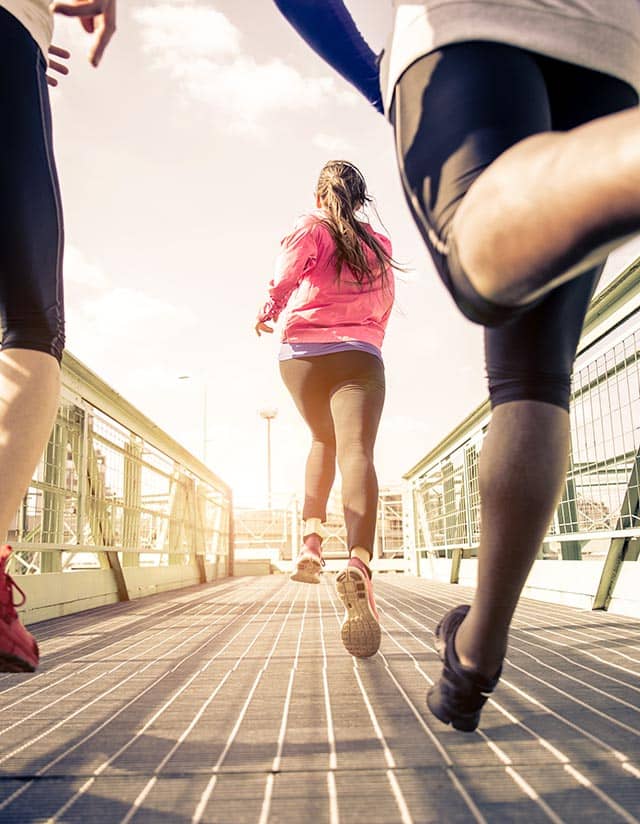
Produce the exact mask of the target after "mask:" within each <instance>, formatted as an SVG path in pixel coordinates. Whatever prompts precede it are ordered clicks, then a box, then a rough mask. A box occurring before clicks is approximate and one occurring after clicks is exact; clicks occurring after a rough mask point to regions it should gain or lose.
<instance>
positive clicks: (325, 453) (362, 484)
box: [280, 351, 385, 554]
mask: <svg viewBox="0 0 640 824" xmlns="http://www.w3.org/2000/svg"><path fill="white" fill-rule="evenodd" d="M280 374H281V375H282V379H283V381H284V383H285V386H286V387H287V389H288V390H289V392H290V393H291V396H292V397H293V400H294V401H295V404H296V406H297V407H298V410H299V411H300V413H301V414H302V417H303V418H304V420H305V422H306V423H307V425H308V427H309V429H310V430H311V449H310V451H309V456H308V458H307V466H306V473H305V499H304V508H303V512H302V517H303V519H304V520H307V519H308V518H320V519H321V520H322V521H324V520H326V507H327V500H328V498H329V493H330V492H331V487H332V485H333V480H334V477H335V467H336V458H337V461H338V466H339V468H340V474H341V476H342V503H343V508H344V518H345V523H346V527H347V541H348V545H349V549H351V548H352V547H354V546H360V547H363V548H364V549H367V550H368V551H369V552H370V553H371V554H373V548H374V539H375V531H376V517H377V511H378V481H377V478H376V471H375V468H374V465H373V447H374V443H375V440H376V434H377V432H378V424H379V422H380V415H381V413H382V407H383V404H384V394H385V381H384V366H383V364H382V361H381V360H380V359H379V358H377V357H376V356H375V355H371V354H369V353H368V352H360V351H346V352H335V353H333V354H331V355H320V356H318V357H311V358H292V359H291V360H284V361H280Z"/></svg>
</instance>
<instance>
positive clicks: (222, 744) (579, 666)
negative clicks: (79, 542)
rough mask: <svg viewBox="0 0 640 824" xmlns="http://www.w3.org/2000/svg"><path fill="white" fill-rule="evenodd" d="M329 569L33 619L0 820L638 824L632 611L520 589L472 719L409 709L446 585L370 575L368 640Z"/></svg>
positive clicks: (444, 603)
mask: <svg viewBox="0 0 640 824" xmlns="http://www.w3.org/2000/svg"><path fill="white" fill-rule="evenodd" d="M332 584H333V578H332V576H330V575H325V576H324V578H323V582H322V583H321V585H320V586H317V587H313V586H305V585H300V584H293V583H290V582H289V581H288V580H287V579H286V578H285V577H284V576H271V577H264V578H253V579H247V578H245V579H228V580H226V581H223V582H221V583H219V584H216V585H207V586H203V587H198V588H194V589H190V590H188V591H186V590H182V591H179V592H173V593H168V594H165V595H163V596H157V597H153V598H149V599H145V600H141V601H136V602H132V603H128V604H117V605H114V606H111V607H104V608H101V609H98V610H94V611H92V612H88V613H84V614H80V615H75V616H69V617H66V618H61V619H57V620H54V621H48V622H45V623H42V624H40V625H38V626H37V627H35V631H36V633H37V635H38V637H39V639H40V641H41V647H42V652H43V659H42V667H41V669H40V671H39V672H38V673H37V674H35V675H29V676H16V675H2V676H0V707H1V708H2V714H1V721H0V729H1V732H2V734H1V737H0V822H2V824H5V822H20V824H24V823H25V822H32V821H38V822H40V821H42V822H45V821H46V822H82V824H86V822H89V821H95V822H99V824H110V822H121V823H122V824H125V823H126V822H131V821H134V822H136V824H142V822H149V824H163V822H200V821H202V822H224V824H236V822H237V823H238V824H240V822H248V823H250V824H267V822H270V823H271V824H275V822H287V824H290V823H295V824H298V822H303V824H316V822H328V824H337V822H344V824H347V823H348V822H354V824H356V823H357V824H363V822H364V824H375V823H377V822H403V824H408V823H409V822H416V824H417V822H434V823H435V822H437V824H448V822H460V824H466V822H483V821H485V822H527V824H537V822H547V821H552V822H567V824H573V823H574V822H580V824H588V822H594V823H595V822H597V824H609V822H621V821H624V822H629V823H631V822H640V677H639V675H640V622H638V621H634V620H632V619H627V618H619V617H616V616H612V615H609V614H607V613H589V612H582V611H578V610H574V609H569V608H565V607H559V606H554V605H549V604H541V603H539V602H534V601H524V602H523V603H522V604H521V606H520V608H519V610H518V613H517V618H516V621H515V626H514V633H513V640H512V644H511V647H510V651H509V659H508V663H507V665H506V666H505V672H504V678H503V680H502V682H501V684H500V686H499V688H498V690H497V691H496V693H495V696H494V698H493V699H491V700H490V702H489V704H488V705H487V707H486V709H485V712H484V715H483V721H482V725H481V728H480V730H479V731H478V732H476V733H473V734H470V735H469V734H463V733H458V732H455V731H453V730H451V728H449V727H445V726H443V725H441V724H440V723H439V722H437V721H436V720H435V719H434V718H432V717H431V716H430V714H429V713H428V711H427V710H426V706H425V702H424V696H425V690H426V688H427V687H428V685H429V684H430V683H432V679H433V678H435V677H437V674H438V672H439V663H438V660H437V657H436V655H435V653H434V652H433V649H432V646H431V638H432V630H433V627H434V626H435V624H436V622H437V620H438V619H439V617H440V616H441V614H442V613H443V611H444V610H445V609H447V608H448V607H450V606H452V605H454V604H456V603H460V602H463V601H465V600H468V599H469V595H470V593H469V591H468V590H465V589H464V588H462V587H454V586H448V585H444V584H434V583H432V582H428V581H425V580H421V579H416V578H411V577H408V576H400V575H398V576H394V575H389V576H379V577H378V578H377V579H376V588H377V593H378V603H379V607H380V610H381V614H382V620H383V641H382V647H381V651H380V653H379V654H378V655H376V656H375V657H374V658H373V659H370V660H366V661H356V660H355V659H352V658H351V657H350V656H348V655H347V654H346V653H345V651H344V650H343V648H342V645H341V643H340V638H339V631H338V630H339V624H340V622H341V618H342V610H341V605H340V603H339V601H338V600H337V598H336V596H335V594H334V591H333V586H332Z"/></svg>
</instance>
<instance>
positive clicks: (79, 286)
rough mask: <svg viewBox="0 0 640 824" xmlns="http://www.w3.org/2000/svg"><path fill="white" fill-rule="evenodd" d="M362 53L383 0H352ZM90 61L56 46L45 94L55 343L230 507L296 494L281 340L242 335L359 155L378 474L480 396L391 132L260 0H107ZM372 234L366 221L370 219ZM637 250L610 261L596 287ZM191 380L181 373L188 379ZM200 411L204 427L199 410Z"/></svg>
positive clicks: (298, 472)
mask: <svg viewBox="0 0 640 824" xmlns="http://www.w3.org/2000/svg"><path fill="white" fill-rule="evenodd" d="M348 5H349V8H350V10H351V12H352V13H353V15H354V17H355V19H356V20H357V22H358V24H359V26H360V28H361V30H362V32H363V33H364V35H365V37H366V38H367V40H368V41H369V43H370V44H371V46H372V48H374V49H375V50H376V51H378V50H380V49H381V48H382V47H383V46H384V43H385V40H386V37H387V32H388V29H389V27H390V22H391V21H390V17H391V12H390V6H391V4H390V3H387V2H384V0H380V2H377V3H374V2H372V0H352V2H349V3H348ZM118 13H119V20H118V30H117V32H116V35H115V37H114V39H113V41H112V43H111V44H110V46H109V48H108V51H107V53H106V54H105V57H104V59H103V62H102V64H101V66H100V67H99V68H98V69H97V70H96V69H93V68H92V67H90V66H89V65H88V62H87V60H86V52H87V50H88V46H89V40H88V37H87V36H86V35H85V34H84V32H83V31H82V30H81V28H80V25H79V24H78V23H77V21H73V20H65V19H58V20H57V21H56V28H55V33H54V43H56V44H57V45H60V46H64V47H67V48H69V49H70V50H71V51H72V59H71V61H70V74H69V76H68V77H67V78H63V79H62V80H61V81H60V85H59V86H58V87H57V88H55V89H53V90H52V93H51V98H52V108H53V116H54V142H55V149H56V157H57V164H58V171H59V175H60V180H61V186H62V194H63V203H64V212H65V225H66V253H65V290H66V307H67V347H68V349H69V350H70V351H71V352H72V353H73V354H74V355H75V356H76V357H77V358H79V359H80V360H81V361H83V362H84V363H85V364H86V365H87V366H89V368H91V369H92V370H93V371H95V372H96V373H97V374H98V375H99V376H100V377H101V378H102V379H103V380H105V381H107V382H108V383H109V384H110V385H111V386H113V388H114V389H115V390H116V391H118V392H119V393H120V394H122V395H123V396H124V397H125V398H127V399H128V400H129V401H131V402H132V403H133V404H134V405H136V406H137V407H138V408H139V409H140V410H141V411H142V412H144V413H145V414H146V415H148V416H149V417H150V418H151V419H152V420H153V421H155V422H156V423H157V424H159V425H160V426H161V427H162V428H163V429H165V430H166V431H167V432H168V433H169V434H170V435H172V436H173V437H174V438H175V439H176V440H178V441H179V442H180V443H182V444H184V445H185V446H186V447H187V448H188V449H190V450H191V451H192V452H193V453H194V454H195V455H197V456H198V457H200V458H202V457H203V453H204V443H203V441H204V439H205V438H204V435H205V431H206V440H207V443H206V458H207V463H208V464H209V465H210V467H211V468H212V469H213V470H214V471H215V472H216V473H217V474H218V475H220V476H221V477H222V478H224V479H225V480H226V481H227V482H228V483H229V484H230V485H231V486H232V487H233V489H234V493H235V499H236V502H237V503H238V504H240V505H244V506H263V505H264V504H265V500H266V486H267V481H266V424H265V421H264V420H263V419H262V418H261V417H260V414H259V412H260V410H261V409H264V408H266V407H270V408H275V409H277V417H276V418H275V420H274V422H273V425H272V429H271V432H272V473H273V474H272V485H273V491H274V502H275V503H276V504H278V503H283V504H284V503H286V502H287V501H288V500H289V499H290V497H291V495H292V494H294V493H296V494H299V493H300V491H301V488H302V483H303V471H304V460H305V457H306V451H307V448H308V444H309V436H308V433H307V430H306V427H305V425H304V423H303V422H302V420H301V419H300V418H299V416H298V413H297V412H296V410H295V408H294V406H293V403H292V401H291V399H290V397H289V396H288V394H287V392H286V390H285V389H284V387H283V386H282V384H281V381H280V377H279V372H278V365H277V353H278V347H279V336H278V335H277V334H276V335H274V336H273V337H272V338H265V337H262V338H260V339H258V338H257V337H256V335H255V332H254V330H253V326H254V323H255V316H256V312H257V310H258V308H259V306H261V305H262V303H263V302H264V300H265V298H266V286H267V283H268V281H269V278H270V277H271V273H272V268H273V261H274V259H275V256H276V254H277V251H278V244H279V241H280V239H281V238H282V236H283V235H285V234H286V233H287V232H288V230H289V229H290V227H291V225H292V224H293V222H294V220H295V219H296V217H297V216H298V215H299V214H301V213H302V212H304V211H305V210H306V209H309V208H312V207H313V205H314V198H313V191H314V186H315V182H316V179H317V176H318V173H319V171H320V169H321V167H322V165H323V164H324V163H325V162H326V161H327V160H329V159H332V158H344V159H348V160H350V161H352V162H354V163H355V164H356V165H357V166H359V167H360V168H361V170H362V171H363V173H364V175H365V178H366V179H367V182H368V185H369V189H370V191H371V192H372V194H373V195H374V196H375V198H376V204H377V208H378V212H379V214H380V216H381V218H382V220H383V222H384V228H385V229H386V231H387V232H388V234H389V236H390V237H391V239H392V242H393V248H394V256H395V257H396V259H398V260H399V261H401V262H402V264H403V265H404V266H405V267H406V268H407V269H408V271H407V273H406V274H403V273H401V274H400V275H398V282H397V302H396V306H395V309H394V312H393V316H392V318H391V321H390V323H389V327H388V330H387V337H386V341H385V344H384V348H383V353H384V359H385V367H386V376H387V399H386V404H385V410H384V413H383V419H382V422H381V426H380V432H379V436H378V442H377V447H376V465H377V469H378V476H379V480H380V483H381V484H384V485H387V484H391V485H394V484H398V483H399V482H400V481H401V477H402V474H403V473H404V472H406V471H407V470H408V469H409V468H410V467H411V466H412V465H413V464H415V463H416V462H417V461H418V460H419V459H420V458H421V457H422V456H423V455H424V454H425V453H426V452H427V451H428V450H430V449H431V448H432V447H433V446H434V445H435V444H436V443H437V442H438V441H439V440H440V439H441V438H442V437H444V436H445V435H446V434H447V433H448V432H449V431H450V430H451V429H452V428H453V427H454V426H455V425H456V424H457V423H458V422H459V421H460V420H461V419H462V418H463V417H465V416H466V415H467V414H468V413H469V412H470V411H472V409H473V408H474V407H475V406H477V405H478V404H479V403H480V402H482V401H483V400H484V398H485V397H486V385H485V377H484V371H483V357H482V332H481V330H480V329H479V328H478V327H476V326H474V325H472V324H471V323H469V322H468V321H466V320H465V319H464V318H463V317H462V316H461V315H460V314H459V313H458V312H457V310H456V309H455V307H454V305H453V303H452V301H451V299H450V298H449V296H448V294H447V293H446V291H445V290H444V288H443V287H442V286H441V284H440V282H439V280H438V277H437V275H436V274H435V271H434V269H433V266H432V264H431V262H430V260H429V258H428V255H427V253H426V251H425V249H424V246H423V244H422V240H421V238H420V236H419V234H418V232H417V230H416V229H415V227H414V224H413V221H412V219H411V217H410V215H409V211H408V209H407V207H406V205H405V202H404V197H403V194H402V191H401V187H400V184H399V181H398V175H397V170H396V163H395V155H394V149H393V139H392V132H391V129H390V126H389V125H388V124H387V123H386V122H385V120H384V119H383V117H382V116H381V115H379V114H378V113H377V112H375V111H374V110H373V108H372V107H371V106H370V104H368V103H367V102H366V101H365V100H364V99H362V98H360V97H359V96H358V93H357V92H356V91H355V90H353V89H352V88H351V87H350V86H348V85H347V84H346V83H345V82H344V81H343V80H342V79H341V78H340V77H339V76H338V75H336V74H335V73H334V72H333V71H332V70H331V69H330V68H328V67H327V66H326V65H324V64H323V63H322V61H321V60H320V59H319V58H318V57H317V56H316V55H314V54H313V52H311V51H310V50H309V49H308V47H307V46H306V44H304V43H303V41H302V40H300V39H299V38H298V36H297V35H296V34H295V32H294V31H293V30H292V29H291V28H290V27H289V25H288V24H287V22H286V21H285V20H284V19H283V18H282V17H281V16H280V15H279V12H278V11H277V9H276V7H275V5H274V4H273V3H272V2H271V0H172V2H154V1H153V0H152V1H151V2H145V0H136V2H133V1H132V0H119V4H118ZM374 225H375V219H374ZM636 253H640V248H639V247H638V244H637V243H636V244H631V245H630V246H628V247H627V248H625V249H622V250H621V251H620V252H619V253H617V255H616V257H615V259H614V260H612V261H611V265H610V266H609V275H608V279H610V277H611V276H612V274H615V273H616V272H618V271H620V270H621V268H622V267H623V266H624V265H626V263H628V262H631V260H633V259H634V258H635V256H636ZM184 376H188V377H184ZM205 401H206V413H207V414H206V430H205V426H204V418H205V415H204V412H205Z"/></svg>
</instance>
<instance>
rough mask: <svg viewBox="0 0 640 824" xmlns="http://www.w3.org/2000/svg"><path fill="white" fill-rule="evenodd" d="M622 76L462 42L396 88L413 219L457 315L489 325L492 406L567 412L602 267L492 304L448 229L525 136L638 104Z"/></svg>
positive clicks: (413, 69)
mask: <svg viewBox="0 0 640 824" xmlns="http://www.w3.org/2000/svg"><path fill="white" fill-rule="evenodd" d="M637 103H638V96H637V94H636V92H635V91H634V90H633V89H632V88H631V87H630V86H629V85H627V84H626V83H624V82H622V81H621V80H617V79H615V78H613V77H610V76H608V75H605V74H601V73H599V72H595V71H591V70H589V69H584V68H581V67H579V66H574V65H571V64H568V63H563V62H561V61H558V60H553V59H551V58H546V57H542V56H540V55H537V54H533V53H531V52H527V51H523V50H522V49H517V48H513V47H511V46H506V45H502V44H499V43H487V42H470V43H460V44H456V45H452V46H447V47H446V48H444V49H441V50H440V51H437V52H433V53H431V54H428V55H427V56H426V57H423V58H421V59H420V60H418V61H417V62H416V63H414V64H413V65H412V66H410V67H409V69H407V71H406V72H405V73H404V74H403V75H402V77H401V78H400V81H399V83H398V84H397V86H396V90H395V98H394V105H393V111H392V120H393V123H394V127H395V136H396V150H397V156H398V163H399V166H400V173H401V176H402V182H403V186H404V190H405V195H406V197H407V201H408V203H409V207H410V209H411V211H412V213H413V217H414V220H415V222H416V224H417V226H418V228H419V229H420V231H421V233H422V236H423V238H424V240H425V242H426V244H427V247H428V248H429V251H430V253H431V256H432V258H433V260H434V263H435V265H436V268H437V270H438V273H439V275H440V277H441V279H442V281H443V282H444V284H445V286H446V287H447V289H448V290H449V292H450V293H451V295H452V296H453V298H454V300H455V302H456V304H457V305H458V307H459V308H460V309H461V311H462V312H463V313H464V314H465V315H466V316H467V317H469V318H470V319H471V320H474V321H476V322H479V323H482V324H483V325H485V326H486V327H488V328H487V329H486V330H485V353H486V364H487V374H488V378H489V393H490V396H491V401H492V405H493V406H496V405H497V404H501V403H508V402H511V401H518V400H536V401H544V402H546V403H551V404H554V405H556V406H560V407H562V408H564V409H568V408H569V396H570V380H571V371H572V368H573V361H574V358H575V353H576V349H577V346H578V341H579V339H580V333H581V330H582V324H583V322H584V316H585V313H586V310H587V307H588V304H589V300H590V298H591V296H592V294H593V290H594V289H595V286H596V284H597V282H598V278H599V276H600V272H601V270H602V267H598V268H596V269H592V270H591V271H588V272H585V274H583V275H581V276H580V277H578V278H576V279H574V280H572V281H568V282H567V283H565V284H564V285H562V286H560V287H558V288H557V289H555V290H554V291H552V292H550V293H549V294H547V295H546V296H545V297H544V298H542V299H540V300H539V301H537V302H536V303H535V304H534V305H533V306H531V307H528V308H526V309H521V308H520V307H518V308H516V309H515V311H514V310H513V309H511V308H508V307H498V306H496V304H493V303H491V302H490V301H484V300H483V299H482V297H481V296H480V295H478V294H477V292H475V290H474V289H473V287H472V286H471V284H470V283H469V281H468V280H467V278H466V277H465V275H464V272H462V270H461V267H460V266H459V264H458V262H457V259H456V254H455V245H454V244H451V243H450V237H449V232H450V227H451V223H452V220H453V217H454V215H455V213H456V210H457V208H458V206H459V205H460V203H461V202H462V199H463V198H464V196H465V194H466V192H467V191H468V189H469V187H470V186H471V184H472V183H473V182H474V180H475V179H476V178H477V177H478V175H480V174H481V173H482V172H483V171H484V169H486V168H487V166H489V165H490V164H491V163H492V162H493V161H494V160H495V159H496V158H497V157H498V156H499V155H500V154H502V152H504V151H505V150H506V149H508V148H509V147H510V146H513V145H514V144H515V143H518V142H519V141H520V140H523V139H524V138H526V137H529V136H531V135H533V134H537V133H539V132H545V131H549V130H560V131H562V130H567V129H572V128H574V127H576V126H579V125H581V124H583V123H586V122H587V121H589V120H593V119H594V118H597V117H601V116H604V115H606V114H611V113H613V112H617V111H621V110H623V109H627V108H631V107H633V106H636V105H637Z"/></svg>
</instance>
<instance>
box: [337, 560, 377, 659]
mask: <svg viewBox="0 0 640 824" xmlns="http://www.w3.org/2000/svg"><path fill="white" fill-rule="evenodd" d="M336 591H337V593H338V596H339V598H340V600H341V601H342V603H343V604H344V606H345V609H346V610H347V613H346V615H345V618H344V621H343V622H342V643H343V644H344V646H345V649H346V650H347V652H348V653H350V654H351V655H355V656H356V658H369V657H370V656H371V655H375V654H376V652H377V651H378V649H379V647H380V619H379V618H378V610H377V609H376V602H375V600H374V598H373V585H372V583H371V578H370V577H369V571H368V569H367V567H366V565H365V564H363V563H362V561H361V560H360V559H359V558H355V557H354V558H349V563H348V564H347V568H346V569H345V570H344V572H341V573H340V574H339V575H338V577H337V578H336Z"/></svg>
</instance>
